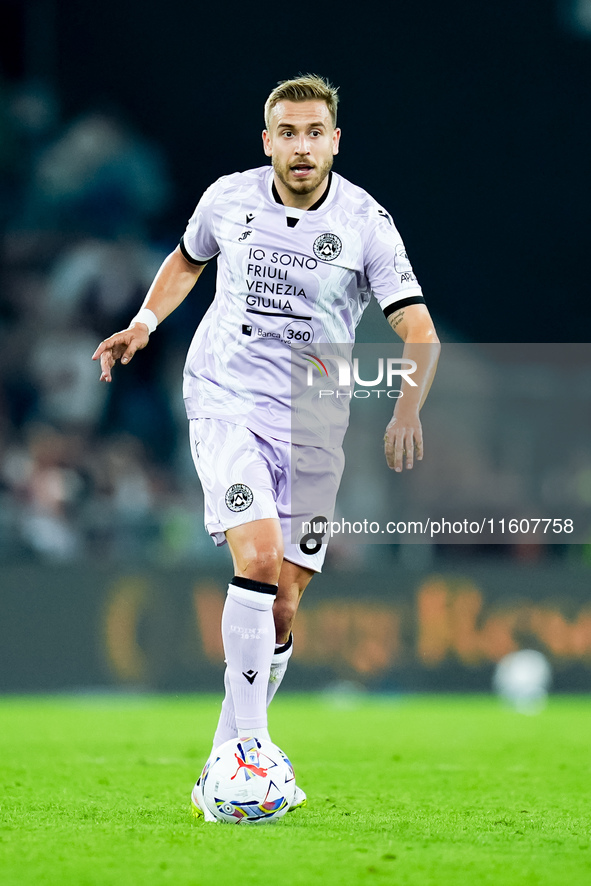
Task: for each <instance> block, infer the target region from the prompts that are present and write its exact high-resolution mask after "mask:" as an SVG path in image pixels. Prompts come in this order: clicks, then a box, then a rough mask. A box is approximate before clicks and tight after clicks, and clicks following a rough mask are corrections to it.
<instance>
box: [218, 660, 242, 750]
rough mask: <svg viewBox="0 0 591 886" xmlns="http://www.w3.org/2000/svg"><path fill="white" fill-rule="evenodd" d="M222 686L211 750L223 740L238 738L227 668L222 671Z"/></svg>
mask: <svg viewBox="0 0 591 886" xmlns="http://www.w3.org/2000/svg"><path fill="white" fill-rule="evenodd" d="M224 687H225V690H226V694H225V695H224V700H223V702H222V710H221V711H220V719H219V720H218V726H217V729H216V731H215V735H214V737H213V747H212V751H215V749H216V748H219V746H220V745H221V744H224V742H225V741H230V739H231V738H238V730H237V729H236V714H235V713H234V701H233V699H232V687H231V686H230V680H229V678H228V669H227V668H226V671H225V673H224Z"/></svg>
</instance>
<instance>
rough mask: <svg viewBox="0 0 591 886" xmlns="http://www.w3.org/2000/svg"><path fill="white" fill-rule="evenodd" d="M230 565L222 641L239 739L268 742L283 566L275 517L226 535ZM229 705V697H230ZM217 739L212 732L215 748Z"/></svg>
mask: <svg viewBox="0 0 591 886" xmlns="http://www.w3.org/2000/svg"><path fill="white" fill-rule="evenodd" d="M226 538H227V540H228V545H229V547H230V551H231V553H232V559H233V561H234V578H233V579H232V581H231V582H230V584H229V587H228V595H227V597H226V603H225V605H224V611H223V615H222V639H223V642H224V652H225V655H226V675H227V683H228V684H229V689H230V693H228V692H227V694H226V695H227V696H228V695H229V694H231V698H232V704H233V707H234V717H235V723H236V730H237V734H238V735H255V736H257V737H258V738H268V737H269V735H268V731H267V702H266V699H267V685H268V683H269V674H270V671H271V660H272V658H273V653H274V651H275V623H274V619H273V604H274V602H275V597H276V594H277V586H278V581H279V575H280V571H281V564H282V562H283V537H282V534H281V527H280V524H279V520H278V519H264V520H256V521H255V522H253V523H245V524H243V525H241V526H235V527H233V528H232V529H228V530H227V531H226ZM228 706H229V698H228ZM220 737H221V736H220V735H218V733H217V732H216V737H215V739H214V745H217V743H218V742H219V738H220Z"/></svg>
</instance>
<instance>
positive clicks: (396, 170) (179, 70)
mask: <svg viewBox="0 0 591 886" xmlns="http://www.w3.org/2000/svg"><path fill="white" fill-rule="evenodd" d="M571 6H572V7H573V8H574V7H575V6H576V4H575V3H572V4H571ZM571 6H569V4H568V2H567V0H564V3H563V4H560V3H558V2H557V0H537V2H532V0H496V2H495V3H473V2H469V0H448V2H446V3H441V2H438V0H437V2H435V0H422V2H412V3H411V2H394V3H363V4H359V5H356V6H345V5H341V4H302V3H297V4H296V3H288V4H283V5H278V4H274V5H262V4H255V3H252V2H250V3H249V2H240V3H236V2H230V3H219V4H211V3H207V4H205V3H179V2H168V3H154V2H144V3H141V4H140V3H135V2H123V3H122V2H119V3H116V2H114V0H104V2H102V3H99V4H97V3H94V2H92V3H91V2H88V0H76V2H74V0H59V2H58V0H32V2H29V3H26V4H25V3H24V2H18V0H8V2H6V0H5V2H3V3H2V4H1V10H2V18H3V27H2V29H1V33H2V36H1V38H0V45H1V50H2V73H3V77H4V80H5V82H6V83H8V84H10V83H11V82H14V81H16V80H19V79H25V78H31V77H33V78H34V77H37V78H42V79H45V80H47V81H51V82H52V84H53V85H54V86H55V88H56V91H57V95H58V97H59V103H60V109H61V111H60V113H61V117H62V119H63V120H64V121H69V120H71V119H73V118H75V117H76V115H78V114H80V113H82V112H83V111H87V110H88V109H89V108H92V107H102V108H109V109H110V110H117V111H118V112H119V113H120V114H121V115H122V116H123V117H124V118H125V119H126V120H127V121H128V123H129V124H131V126H133V127H134V128H135V129H136V130H137V131H139V132H140V133H141V134H142V135H143V136H146V137H148V138H149V139H151V140H152V141H154V142H157V143H158V144H159V145H160V146H161V147H162V148H163V150H164V152H165V155H166V157H167V159H168V162H169V167H170V170H171V174H172V178H173V181H174V185H175V188H174V198H173V199H172V201H171V202H170V203H169V204H168V207H167V209H166V212H165V213H163V214H161V215H160V216H159V218H158V219H157V220H155V221H154V223H153V224H154V226H155V227H154V234H155V235H157V236H159V237H160V239H161V240H162V241H165V242H167V243H168V242H170V243H173V242H174V241H175V239H176V238H177V237H178V236H179V235H180V233H182V230H183V227H184V224H185V221H186V218H187V217H188V216H189V215H190V213H191V211H192V209H193V206H194V204H195V203H196V201H197V199H198V197H199V195H200V193H201V192H202V191H203V189H204V188H205V187H206V186H207V185H208V184H209V183H210V182H211V181H213V180H214V179H215V178H217V177H218V176H219V175H221V174H223V173H228V172H232V171H234V170H236V169H244V168H249V167H252V166H257V165H262V164H263V163H265V162H267V161H266V158H264V156H263V154H262V150H261V147H260V131H261V129H262V124H263V118H262V108H263V104H264V101H265V99H266V97H267V95H268V93H269V92H270V90H271V89H272V88H273V86H274V85H275V83H276V82H277V81H278V80H280V79H285V78H287V77H291V76H294V75H295V74H297V73H298V72H300V71H302V72H307V71H313V72H317V73H320V74H323V75H325V76H327V77H329V78H330V79H331V80H332V82H334V83H335V84H336V85H338V86H339V87H340V96H341V101H342V105H341V109H340V112H339V123H340V125H341V127H342V129H343V139H342V152H341V155H340V156H339V157H338V158H337V162H336V167H335V168H336V169H337V171H339V172H340V173H342V174H343V175H345V176H346V177H348V178H350V179H352V180H353V181H354V182H355V183H357V184H359V185H361V186H362V187H364V188H366V189H367V190H368V191H369V192H370V193H372V194H373V195H374V196H375V197H376V199H378V200H379V201H380V202H382V203H383V204H384V205H385V206H386V207H387V208H388V209H389V210H390V211H391V212H392V213H393V215H394V217H395V220H396V221H397V224H398V226H399V228H400V229H401V232H402V234H403V236H404V238H405V240H406V243H407V247H408V249H409V253H410V255H411V258H412V259H413V263H414V265H415V268H416V270H417V273H418V275H419V279H420V280H421V282H422V283H423V286H424V289H425V291H426V293H427V297H428V303H429V305H430V307H431V310H432V313H433V314H434V316H435V317H436V318H437V320H438V321H439V322H440V323H443V324H444V325H447V326H448V327H449V328H450V329H451V330H453V332H454V334H455V336H456V337H459V338H463V339H465V340H478V341H586V340H588V338H589V334H588V327H589V320H590V318H591V308H590V306H589V299H588V297H587V285H586V284H587V281H586V274H585V270H586V256H587V251H588V247H587V243H588V216H589V211H588V207H589V197H590V194H589V176H588V168H589V156H590V155H591V145H590V144H589V84H590V83H591V42H589V41H588V40H585V39H584V36H583V35H582V34H578V35H577V34H576V33H575V29H574V27H573V26H572V23H571V26H570V28H569V25H568V22H569V9H570V8H571ZM586 247H587V248H586Z"/></svg>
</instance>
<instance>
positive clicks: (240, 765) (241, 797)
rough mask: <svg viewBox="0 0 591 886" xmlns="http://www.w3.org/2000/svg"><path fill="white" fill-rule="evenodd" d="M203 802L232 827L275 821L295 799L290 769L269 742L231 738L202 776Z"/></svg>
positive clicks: (219, 818) (221, 747) (285, 758)
mask: <svg viewBox="0 0 591 886" xmlns="http://www.w3.org/2000/svg"><path fill="white" fill-rule="evenodd" d="M201 790H202V796H203V803H204V804H205V805H206V806H207V808H208V810H209V811H210V812H211V813H212V815H213V816H214V817H215V818H216V819H217V820H218V821H222V822H229V823H231V824H262V823H263V822H270V821H277V819H279V818H281V817H282V816H284V815H285V813H286V812H287V811H288V809H289V807H290V806H291V804H292V803H293V800H294V796H295V775H294V771H293V766H292V765H291V763H290V762H289V760H288V758H287V757H286V756H285V754H284V753H283V751H282V750H281V749H280V748H278V747H277V746H276V745H274V744H273V743H272V742H271V741H265V740H263V739H257V738H238V739H234V738H233V739H231V740H230V741H227V742H225V744H223V745H221V746H220V747H219V748H217V749H216V750H215V751H214V753H213V754H212V755H211V757H210V758H209V760H208V761H207V763H206V764H205V767H204V769H203V772H202V773H201Z"/></svg>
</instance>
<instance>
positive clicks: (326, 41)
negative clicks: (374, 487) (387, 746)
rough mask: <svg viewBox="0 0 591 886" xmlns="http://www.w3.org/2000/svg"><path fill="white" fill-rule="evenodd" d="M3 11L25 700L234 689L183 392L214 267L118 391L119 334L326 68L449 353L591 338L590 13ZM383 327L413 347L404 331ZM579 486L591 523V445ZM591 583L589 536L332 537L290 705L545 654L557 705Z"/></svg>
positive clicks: (8, 388)
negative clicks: (200, 221)
mask: <svg viewBox="0 0 591 886" xmlns="http://www.w3.org/2000/svg"><path fill="white" fill-rule="evenodd" d="M0 14H1V16H2V25H1V27H0V52H1V67H0V230H1V269H0V608H1V617H0V689H1V690H5V691H21V690H25V691H34V690H56V689H58V690H59V689H66V688H79V687H93V686H94V687H106V686H111V687H117V686H124V687H132V688H142V687H146V688H154V689H163V690H175V689H182V690H192V689H216V688H217V687H219V686H221V683H220V681H219V674H220V673H221V659H222V653H221V645H220V641H219V639H218V620H219V613H220V610H221V605H222V601H223V593H224V588H225V584H226V582H227V576H228V572H229V568H230V561H229V558H228V555H227V552H225V551H220V550H216V549H215V548H214V546H213V544H212V542H211V541H210V540H209V538H208V537H207V536H206V534H205V532H204V530H203V527H202V498H201V491H200V487H199V484H198V482H197V479H196V477H195V475H194V469H193V466H192V463H191V460H190V454H189V447H188V445H187V444H188V441H187V431H186V420H185V416H184V411H183V404H182V399H181V391H180V378H181V369H182V364H183V360H184V356H185V352H186V348H187V346H188V343H189V341H190V338H191V336H192V333H193V331H194V329H195V326H196V324H197V323H198V321H199V319H200V317H201V316H202V314H203V313H204V311H205V310H206V308H207V305H208V304H209V301H210V300H211V298H212V296H213V289H214V276H215V274H214V271H213V269H211V268H210V269H208V270H207V271H206V272H205V274H204V276H203V278H202V280H201V281H200V283H199V286H198V288H197V289H196V291H195V293H194V294H193V295H192V296H191V297H190V298H189V299H187V301H186V303H185V304H184V305H183V306H182V307H181V308H180V309H179V310H178V311H177V312H175V314H174V315H172V316H171V317H170V318H169V319H168V320H167V321H166V323H164V324H163V326H162V327H161V328H160V329H159V330H158V333H157V334H156V335H154V336H153V339H152V341H151V343H150V348H149V351H148V352H146V353H145V354H142V355H140V356H139V357H137V358H136V359H135V360H134V361H133V363H132V364H131V366H129V367H128V368H126V370H125V371H123V372H118V373H117V375H116V378H115V381H114V383H113V384H112V385H111V386H101V385H99V383H98V371H97V367H96V364H93V363H92V362H91V360H90V356H91V354H92V353H93V351H94V349H95V347H96V345H97V343H98V342H99V341H100V340H101V339H103V338H105V337H106V336H107V335H109V334H110V333H112V332H114V331H115V330H117V329H120V328H123V327H125V326H126V325H127V323H128V321H129V319H130V318H131V316H132V315H133V313H134V312H135V310H136V308H137V306H138V305H139V303H140V302H141V300H142V299H143V295H144V293H145V290H146V287H147V286H148V285H149V282H150V281H151V279H152V276H153V274H154V272H155V270H156V269H157V267H158V265H159V263H160V261H161V260H162V258H163V257H164V256H165V255H166V254H167V253H168V252H169V251H170V250H171V249H172V248H174V246H175V245H176V243H177V242H178V239H179V237H180V235H181V233H182V231H183V229H184V225H185V222H186V219H187V218H188V217H189V215H190V214H191V212H192V210H193V207H194V205H195V203H196V202H197V200H198V198H199V196H200V194H201V193H202V191H203V190H204V189H205V187H207V186H208V185H209V184H210V183H211V181H213V180H214V179H215V178H217V177H218V176H219V175H222V174H224V173H227V172H231V171H234V170H236V169H244V168H249V167H251V166H257V165H262V164H263V163H264V162H265V160H264V157H263V155H262V151H261V150H260V143H259V138H260V136H259V133H260V130H261V129H262V125H263V121H262V106H263V103H264V100H265V98H266V96H267V94H268V92H269V91H270V89H271V88H272V87H273V85H274V84H275V83H276V81H277V80H279V79H284V78H286V77H289V76H292V75H294V74H296V73H297V72H299V71H308V70H313V71H316V72H318V73H321V74H324V75H326V76H328V77H329V78H330V79H331V80H332V81H333V82H335V83H336V84H338V85H339V86H340V88H341V98H342V107H341V111H340V120H339V122H340V125H341V126H342V128H343V131H344V135H343V142H342V153H341V155H340V157H339V158H338V160H337V163H336V166H335V168H336V169H337V171H339V172H341V173H342V174H343V175H345V176H347V177H348V178H350V179H352V180H353V181H354V182H356V183H357V184H359V185H361V186H363V187H365V188H366V189H367V190H369V191H370V193H372V194H373V195H374V196H375V197H376V198H377V199H378V200H379V201H380V202H382V203H383V204H384V205H385V206H386V207H387V208H388V209H389V210H390V211H391V212H392V214H393V215H394V217H395V219H396V221H397V223H398V225H399V227H400V229H401V231H402V233H403V236H404V238H405V241H406V243H407V246H408V249H409V253H410V255H411V257H412V259H413V263H414V265H415V269H416V270H417V273H418V276H419V279H420V280H421V282H422V284H423V286H424V289H425V292H426V294H427V298H428V303H429V306H430V308H431V310H432V313H433V315H434V317H435V320H436V323H437V326H438V328H439V329H440V331H441V334H442V338H443V340H444V341H450V342H466V343H469V342H535V341H538V342H584V341H586V340H588V339H589V324H590V320H591V302H590V300H589V298H588V280H587V276H588V275H587V259H585V255H586V254H587V252H588V220H589V219H588V207H589V198H590V195H589V161H588V158H589V156H590V155H591V145H590V144H589V142H590V139H589V132H590V127H589V111H588V102H589V98H588V84H589V82H591V42H590V38H591V3H590V2H588V0H561V2H559V0H542V2H538V3H531V2H529V0H499V2H496V3H494V4H473V3H468V2H465V0H464V2H460V0H450V2H448V3H446V4H441V3H438V2H434V0H428V2H426V3H423V4H419V5H415V4H406V3H405V4H403V3H399V4H385V3H383V4H380V3H372V2H370V3H368V4H364V6H363V16H362V17H360V18H351V17H350V15H348V14H346V13H345V12H344V10H341V12H340V13H338V14H337V12H335V10H334V9H332V10H328V9H327V8H326V7H322V8H316V7H315V8H313V9H309V10H307V11H306V12H305V14H301V13H300V12H296V11H295V10H281V9H275V10H273V11H272V12H271V13H269V12H267V11H266V10H264V8H263V7H260V6H249V7H246V6H245V5H244V4H240V5H239V4H232V3H230V4H224V5H218V6H216V5H207V6H206V5H202V4H196V5H187V4H184V3H178V2H174V0H173V2H172V3H168V4H166V6H165V7H164V6H163V5H162V4H156V3H150V2H148V3H143V4H138V3H135V2H131V3H127V4H115V3H114V2H113V0H105V2H103V3H102V4H94V3H89V2H87V0H77V2H76V3H74V2H73V0H60V2H57V0H28V2H25V0H2V2H0ZM360 333H361V335H360V338H361V340H362V341H380V340H381V339H382V338H383V337H386V334H387V333H388V329H387V327H386V326H385V324H384V323H383V320H382V319H381V318H380V317H379V312H377V313H376V312H375V311H374V312H373V313H371V312H370V313H369V315H368V316H367V317H366V318H364V322H363V324H362V326H361V329H360ZM549 371H550V372H551V370H549ZM559 381H560V379H559V377H558V376H552V375H550V376H547V377H546V378H545V383H547V384H548V385H550V386H551V385H552V384H554V383H555V384H556V385H558V383H559ZM590 387H591V386H590ZM588 407H589V402H588V398H587V399H586V400H585V398H584V397H583V398H582V401H581V409H586V410H587V413H588ZM512 414H513V417H512V419H511V420H510V421H508V422H507V423H506V424H504V425H503V426H502V428H500V429H499V430H498V431H497V436H496V437H495V438H494V439H491V441H490V445H491V447H493V448H495V447H496V450H498V451H500V452H501V454H500V455H499V454H498V452H497V460H499V459H500V464H501V468H502V466H503V464H502V458H503V454H502V453H503V450H502V447H501V448H500V450H499V439H500V436H502V435H505V436H506V437H508V438H511V436H512V435H513V434H514V433H516V432H517V429H518V426H519V416H518V414H516V413H515V412H513V413H512ZM526 455H527V453H526ZM548 457H549V458H552V459H555V460H558V459H559V458H560V453H556V452H554V453H551V454H549V455H548ZM575 474H576V484H575V486H576V489H575V492H576V494H577V495H579V497H580V498H581V499H582V500H584V502H585V503H586V505H587V506H588V505H589V502H590V499H591V491H590V490H591V480H590V476H591V451H590V449H589V447H588V448H587V449H585V448H583V450H582V451H580V452H579V454H578V461H577V463H576V465H575V464H573V466H572V476H574V475H575ZM572 476H571V475H570V474H569V477H567V478H566V479H567V480H569V482H570V479H572ZM557 482H558V485H559V486H560V478H559V480H558V481H557ZM565 482H566V480H565ZM366 494H367V490H366ZM548 516H551V514H548ZM588 540H589V542H590V543H591V535H589V538H588ZM590 568H591V553H590V548H589V546H588V545H586V544H578V545H567V544H554V545H544V544H504V545H501V544H499V545H494V546H493V545H480V546H479V545H465V546H462V545H455V546H451V545H421V546H417V545H391V546H385V545H379V546H372V545H364V546H344V545H338V544H335V545H334V546H333V548H332V549H329V556H328V560H327V567H326V570H325V573H324V574H323V576H322V578H319V579H316V580H315V582H314V585H313V586H312V587H311V588H310V591H309V592H308V594H307V595H306V598H305V603H304V605H303V609H302V613H301V615H300V617H299V618H300V620H299V624H298V633H297V645H296V652H295V655H294V662H293V667H292V668H290V672H289V674H288V677H287V679H286V687H287V686H289V687H291V688H312V687H321V686H324V685H326V683H330V682H333V683H334V682H343V681H345V682H347V683H349V684H351V683H352V684H354V685H358V686H363V687H368V688H370V689H381V690H404V689H423V688H425V689H487V688H489V687H490V681H491V674H492V670H493V667H494V664H495V662H496V661H498V660H499V659H500V658H501V657H502V656H503V655H504V654H505V653H507V652H510V651H512V650H515V649H518V648H520V647H529V648H532V647H533V648H536V649H539V650H540V651H542V652H544V654H546V655H547V656H548V657H549V658H550V660H551V662H552V664H553V666H554V669H555V684H554V685H555V688H557V689H562V690H572V689H574V690H588V688H589V676H590V670H589V669H590V666H591V605H590V604H589V586H590V578H591V572H590Z"/></svg>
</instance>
